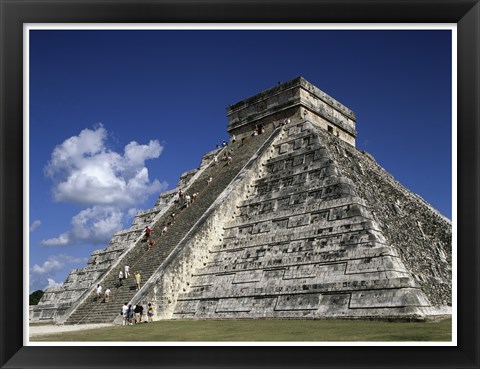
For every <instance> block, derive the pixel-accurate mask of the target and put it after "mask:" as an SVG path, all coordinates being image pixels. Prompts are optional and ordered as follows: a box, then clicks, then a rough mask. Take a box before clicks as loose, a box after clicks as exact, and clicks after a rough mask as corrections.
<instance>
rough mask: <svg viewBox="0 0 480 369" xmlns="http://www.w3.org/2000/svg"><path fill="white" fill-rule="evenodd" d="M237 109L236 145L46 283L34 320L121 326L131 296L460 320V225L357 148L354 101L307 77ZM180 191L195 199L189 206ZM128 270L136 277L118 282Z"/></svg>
mask: <svg viewBox="0 0 480 369" xmlns="http://www.w3.org/2000/svg"><path fill="white" fill-rule="evenodd" d="M227 116H228V120H229V123H228V128H227V130H228V133H229V134H230V136H231V137H232V138H233V135H235V138H236V140H235V142H233V139H232V140H231V141H230V143H229V144H228V146H226V147H222V148H219V149H217V150H215V151H212V152H209V153H207V154H205V155H204V157H203V158H202V160H201V163H200V166H199V168H197V169H193V170H191V171H189V172H186V173H184V174H183V175H182V176H181V178H180V181H179V183H178V185H177V187H176V188H175V189H173V190H171V191H168V192H165V193H162V194H160V196H159V198H158V200H157V202H156V203H155V205H154V207H153V208H151V209H149V210H147V211H144V212H140V213H138V214H137V215H136V217H135V220H134V222H133V224H132V225H131V227H130V228H129V229H126V230H122V231H120V232H117V233H116V234H115V235H114V236H113V238H112V240H111V241H110V243H109V245H108V246H107V247H106V248H105V249H102V250H98V251H95V252H93V253H92V255H91V257H90V259H89V260H88V262H87V265H86V267H85V268H83V269H74V270H72V271H71V272H70V274H69V276H68V277H67V279H66V280H65V282H64V284H63V285H62V286H61V287H58V288H52V289H49V290H47V291H46V292H45V295H44V296H43V298H42V300H41V301H40V303H39V304H38V305H36V306H34V307H31V309H30V321H31V322H39V321H40V322H41V321H45V322H46V321H49V322H55V323H60V324H78V323H94V322H119V321H121V316H120V315H119V312H120V310H121V306H122V305H123V304H124V303H125V302H129V303H132V304H136V303H138V302H142V304H144V305H145V304H147V303H152V305H153V306H154V310H155V315H154V319H239V318H241V319H258V318H313V319H337V318H339V319H388V320H396V319H399V320H425V319H435V318H437V317H440V316H444V315H448V314H451V301H452V278H451V270H452V269H451V266H452V229H451V228H452V227H451V221H450V220H449V219H447V218H446V217H444V216H443V215H442V214H440V213H439V212H438V211H436V210H435V209H434V208H432V207H431V206H430V205H429V204H428V203H426V202H425V201H424V200H423V199H422V198H420V197H419V196H417V195H415V194H413V193H412V192H410V191H409V190H407V189H406V188H404V187H402V185H401V184H400V183H398V182H397V181H396V180H395V179H394V178H393V177H392V175H390V174H389V173H388V172H386V171H385V170H384V169H383V168H382V167H380V166H379V165H378V164H377V163H376V161H375V159H374V158H373V157H372V156H371V155H369V154H368V153H366V152H364V151H360V150H358V149H356V148H355V139H356V127H355V125H356V117H355V114H354V113H353V112H352V111H351V110H350V109H348V108H347V107H345V106H343V105H342V104H341V103H339V102H338V101H336V100H334V99H333V98H331V97H330V96H328V95H327V94H325V93H324V92H322V91H321V90H320V89H318V88H317V87H315V86H313V85H312V84H311V83H309V82H308V81H306V80H305V79H303V78H301V77H299V78H296V79H293V80H291V81H289V82H286V83H283V84H280V85H278V86H276V87H274V88H271V89H269V90H266V91H264V92H262V93H260V94H258V95H255V96H253V97H251V98H248V99H246V100H243V101H240V102H239V103H237V104H235V105H231V106H229V107H228V108H227ZM255 129H257V130H256V132H257V133H258V134H254V131H255ZM225 153H226V155H227V156H228V155H230V156H231V157H232V161H231V164H230V165H228V164H229V163H228V162H227V160H222V159H223V157H224V155H225ZM215 156H216V157H217V159H218V162H216V161H215V160H214V158H215ZM179 190H182V191H183V192H186V193H188V194H190V195H193V194H194V193H197V194H198V195H197V197H196V200H195V201H194V202H193V203H192V204H191V205H190V206H188V207H186V206H185V202H184V198H180V197H179V195H178V191H179ZM172 213H175V215H176V216H175V223H173V224H170V225H169V227H168V231H167V232H166V233H165V234H164V235H162V234H161V233H162V229H163V228H164V226H165V225H167V224H168V223H170V222H171V221H172V216H171V214H172ZM147 225H148V226H149V227H150V228H151V229H152V238H153V239H154V240H155V245H154V246H153V248H152V250H150V251H146V249H147V243H146V241H145V237H144V229H145V227H146V226H147ZM124 265H129V266H130V271H131V273H132V277H130V278H129V279H127V280H126V281H124V283H123V286H118V285H117V283H118V273H119V271H120V270H121V269H123V267H124ZM137 271H138V272H140V274H141V275H142V287H141V289H140V290H138V291H137V290H136V289H135V281H134V279H133V273H134V272H137ZM97 284H101V285H102V286H103V288H104V289H105V288H106V287H109V288H110V289H111V291H112V296H111V298H110V301H109V302H108V303H103V302H100V301H94V296H95V288H96V286H97Z"/></svg>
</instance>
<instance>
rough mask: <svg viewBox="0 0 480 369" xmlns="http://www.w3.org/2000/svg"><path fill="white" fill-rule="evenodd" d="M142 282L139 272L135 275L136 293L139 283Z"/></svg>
mask: <svg viewBox="0 0 480 369" xmlns="http://www.w3.org/2000/svg"><path fill="white" fill-rule="evenodd" d="M141 280H142V276H141V275H140V273H139V272H136V273H135V282H136V283H137V291H138V290H139V289H140V281H141Z"/></svg>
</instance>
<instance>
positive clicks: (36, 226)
mask: <svg viewBox="0 0 480 369" xmlns="http://www.w3.org/2000/svg"><path fill="white" fill-rule="evenodd" d="M40 224H42V222H41V221H39V220H34V221H33V223H32V224H31V225H30V232H33V231H34V230H36V229H37V228H38V227H40Z"/></svg>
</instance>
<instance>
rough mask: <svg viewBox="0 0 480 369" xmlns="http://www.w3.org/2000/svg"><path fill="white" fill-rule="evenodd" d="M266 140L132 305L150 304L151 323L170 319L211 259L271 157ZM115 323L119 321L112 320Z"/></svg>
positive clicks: (268, 142)
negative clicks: (246, 194) (226, 229)
mask: <svg viewBox="0 0 480 369" xmlns="http://www.w3.org/2000/svg"><path fill="white" fill-rule="evenodd" d="M275 135H276V133H275V132H273V135H272V137H271V138H270V139H267V142H266V144H264V145H263V146H262V147H261V148H260V149H259V150H258V152H257V153H256V154H255V155H254V156H253V157H252V158H251V159H250V161H249V162H248V163H247V164H246V165H245V168H244V169H243V170H242V171H241V172H240V174H239V175H238V176H237V177H236V178H235V179H234V180H233V181H232V183H230V185H229V186H228V187H227V188H226V189H225V190H224V191H223V192H222V194H221V195H220V196H219V197H218V198H217V199H216V200H215V202H214V203H213V204H212V205H211V206H210V208H209V209H208V210H207V211H206V212H205V214H204V215H203V216H202V218H201V219H200V220H199V221H198V222H197V224H196V225H195V226H194V227H193V228H192V229H191V231H190V232H189V234H187V235H186V236H185V238H184V239H183V240H182V241H180V243H179V245H178V246H177V248H176V249H175V250H174V251H173V252H172V253H171V254H170V255H169V257H168V258H167V260H165V262H164V263H163V264H162V265H161V266H160V267H159V269H158V271H157V272H156V275H155V276H154V277H152V278H151V279H150V280H149V281H148V282H147V283H146V284H145V286H144V287H143V288H142V290H141V291H140V292H139V293H138V294H137V295H136V296H135V297H134V298H133V300H132V301H142V302H144V303H148V302H150V303H152V305H153V306H154V309H155V318H154V319H171V318H172V317H174V309H175V308H176V306H177V299H178V296H179V295H181V294H182V293H183V292H184V291H186V290H187V289H188V288H189V286H190V285H191V282H192V275H193V274H192V273H193V272H194V271H195V270H198V269H199V268H201V267H202V266H204V265H206V263H207V262H208V260H209V259H210V258H211V253H212V249H211V247H210V245H215V244H217V243H218V242H220V241H221V240H222V239H223V237H224V236H225V231H224V225H225V224H226V222H228V221H229V220H230V219H231V218H232V217H234V216H235V214H236V213H237V210H236V209H237V206H238V205H239V201H240V200H241V198H242V196H243V194H245V193H249V192H250V187H251V184H252V182H253V181H254V180H255V178H256V173H258V172H259V171H261V170H262V167H263V162H264V161H265V160H266V158H267V157H269V156H270V155H271V152H269V151H268V150H267V149H268V147H269V144H270V143H271V141H272V140H273V138H274V137H275ZM116 321H117V323H119V322H120V319H117V320H116Z"/></svg>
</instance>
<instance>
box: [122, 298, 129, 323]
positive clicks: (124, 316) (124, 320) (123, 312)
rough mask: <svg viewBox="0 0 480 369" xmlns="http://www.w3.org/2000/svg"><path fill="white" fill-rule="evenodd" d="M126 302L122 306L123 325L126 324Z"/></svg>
mask: <svg viewBox="0 0 480 369" xmlns="http://www.w3.org/2000/svg"><path fill="white" fill-rule="evenodd" d="M127 313H128V302H126V303H125V305H123V306H122V315H123V325H128V324H127V323H128V314H127Z"/></svg>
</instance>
